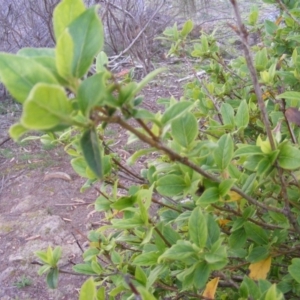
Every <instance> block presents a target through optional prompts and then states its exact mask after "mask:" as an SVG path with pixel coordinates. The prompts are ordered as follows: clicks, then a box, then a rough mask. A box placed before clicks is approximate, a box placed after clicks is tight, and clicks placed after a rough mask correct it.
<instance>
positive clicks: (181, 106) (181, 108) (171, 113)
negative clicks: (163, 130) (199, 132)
mask: <svg viewBox="0 0 300 300" xmlns="http://www.w3.org/2000/svg"><path fill="white" fill-rule="evenodd" d="M192 104H193V103H192V102H188V101H181V102H177V103H175V104H174V105H172V106H170V107H169V108H168V109H167V110H166V111H165V112H164V114H163V116H162V119H161V123H162V124H163V125H166V124H168V123H169V122H170V121H172V120H173V119H175V118H176V117H179V116H180V115H182V114H183V113H185V112H186V111H187V110H189V109H190V108H191V107H192Z"/></svg>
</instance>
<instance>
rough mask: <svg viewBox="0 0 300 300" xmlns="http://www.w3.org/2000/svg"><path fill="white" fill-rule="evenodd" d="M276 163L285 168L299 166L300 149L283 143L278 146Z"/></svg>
mask: <svg viewBox="0 0 300 300" xmlns="http://www.w3.org/2000/svg"><path fill="white" fill-rule="evenodd" d="M279 150H280V152H279V155H278V164H279V166H280V167H281V168H283V169H286V170H295V169H298V168H300V150H299V149H297V148H295V147H294V146H292V145H290V144H288V143H285V144H283V145H282V146H281V147H280V148H279Z"/></svg>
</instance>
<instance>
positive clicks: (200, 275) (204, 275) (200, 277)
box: [194, 262, 210, 289]
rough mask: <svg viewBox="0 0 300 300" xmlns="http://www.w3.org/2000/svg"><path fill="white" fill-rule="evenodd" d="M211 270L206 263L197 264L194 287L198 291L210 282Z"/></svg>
mask: <svg viewBox="0 0 300 300" xmlns="http://www.w3.org/2000/svg"><path fill="white" fill-rule="evenodd" d="M209 275H210V268H209V265H208V264H207V263H206V262H201V263H199V264H197V266H196V268H195V272H194V286H195V287H196V288H197V289H202V288H203V287H204V286H205V284H206V283H207V281H208V278H209Z"/></svg>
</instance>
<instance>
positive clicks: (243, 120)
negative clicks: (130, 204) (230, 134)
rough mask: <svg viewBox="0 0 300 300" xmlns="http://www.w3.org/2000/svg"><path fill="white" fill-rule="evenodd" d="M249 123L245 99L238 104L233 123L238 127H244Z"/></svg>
mask: <svg viewBox="0 0 300 300" xmlns="http://www.w3.org/2000/svg"><path fill="white" fill-rule="evenodd" d="M248 123H249V109H248V104H247V102H246V100H243V101H242V102H241V104H240V105H239V108H238V110H237V113H236V116H235V125H236V127H237V128H238V129H245V128H246V127H247V126H248Z"/></svg>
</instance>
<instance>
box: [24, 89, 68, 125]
mask: <svg viewBox="0 0 300 300" xmlns="http://www.w3.org/2000/svg"><path fill="white" fill-rule="evenodd" d="M71 112H72V105H71V103H70V101H69V100H68V98H67V96H66V94H65V91H64V89H63V88H62V87H60V86H58V85H50V84H46V83H38V84H36V85H35V86H34V88H33V89H32V91H31V92H30V94H29V96H28V99H27V100H26V101H25V103H24V110H23V114H22V116H21V124H22V125H23V126H24V127H26V128H28V129H35V130H45V129H52V128H54V127H56V126H58V125H71V124H72V120H71V117H70V114H71Z"/></svg>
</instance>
